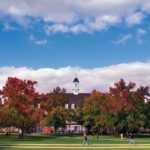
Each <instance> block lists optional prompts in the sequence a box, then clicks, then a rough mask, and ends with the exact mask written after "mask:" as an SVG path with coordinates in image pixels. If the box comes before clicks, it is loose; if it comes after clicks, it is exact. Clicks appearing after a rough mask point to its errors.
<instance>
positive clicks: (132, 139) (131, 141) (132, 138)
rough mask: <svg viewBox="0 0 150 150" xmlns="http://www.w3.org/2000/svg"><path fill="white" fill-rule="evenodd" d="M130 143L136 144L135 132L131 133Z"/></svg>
mask: <svg viewBox="0 0 150 150" xmlns="http://www.w3.org/2000/svg"><path fill="white" fill-rule="evenodd" d="M129 144H134V136H133V133H130V142H129Z"/></svg>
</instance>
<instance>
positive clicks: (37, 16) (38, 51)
mask: <svg viewBox="0 0 150 150" xmlns="http://www.w3.org/2000/svg"><path fill="white" fill-rule="evenodd" d="M41 1H42V3H41ZM0 58H1V59H0V75H1V77H2V79H1V80H0V86H2V85H3V84H4V83H5V81H6V79H7V77H8V76H17V77H19V78H23V79H24V78H25V79H33V80H37V81H38V82H39V89H40V91H47V90H49V89H50V88H53V87H55V86H57V85H60V86H63V87H65V88H66V89H68V90H71V89H72V88H71V87H72V85H71V84H72V83H71V82H72V79H73V78H74V74H78V76H79V78H80V80H81V81H82V82H81V83H82V85H81V87H82V90H81V91H83V92H85V91H90V90H91V89H94V88H95V89H103V90H106V89H108V86H110V85H113V83H114V82H115V81H118V80H119V79H120V78H125V79H126V80H127V81H131V80H132V81H134V82H136V83H137V84H138V85H140V84H144V85H146V84H147V83H150V75H149V74H150V69H149V68H150V67H148V66H149V65H150V1H148V0H133V1H131V0H86V1H85V0H76V1H73V0H21V1H18V0H1V1H0ZM141 72H142V73H141ZM141 74H142V76H141ZM143 77H144V80H143ZM62 78H63V80H62ZM89 79H90V80H92V82H93V83H92V85H91V87H86V84H87V82H88V81H89ZM51 80H52V81H51ZM47 82H48V83H49V85H48V86H46V87H44V86H43V84H46V83H47Z"/></svg>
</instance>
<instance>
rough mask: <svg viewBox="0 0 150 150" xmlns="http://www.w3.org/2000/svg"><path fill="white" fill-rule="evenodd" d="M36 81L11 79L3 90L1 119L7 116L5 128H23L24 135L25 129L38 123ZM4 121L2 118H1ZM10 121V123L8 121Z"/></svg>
mask: <svg viewBox="0 0 150 150" xmlns="http://www.w3.org/2000/svg"><path fill="white" fill-rule="evenodd" d="M36 84H37V82H36V81H31V80H21V79H18V78H15V77H14V78H13V77H9V78H8V80H7V82H6V84H5V86H4V87H3V89H2V90H1V92H0V94H1V97H2V98H1V99H2V100H3V105H2V106H1V107H2V109H1V111H2V110H4V112H5V113H3V112H1V113H0V117H2V116H3V115H5V116H7V118H5V120H3V123H2V124H3V126H16V127H18V128H21V130H22V135H23V132H24V128H25V127H28V126H33V125H35V124H36V123H37V121H38V120H37V118H36V117H35V114H36V110H37V100H38V97H39V94H38V93H37V92H36V91H35V88H34V86H35V85H36ZM0 120H2V118H0ZM8 120H9V121H8Z"/></svg>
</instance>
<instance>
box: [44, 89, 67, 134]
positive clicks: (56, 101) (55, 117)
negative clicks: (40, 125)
mask: <svg viewBox="0 0 150 150" xmlns="http://www.w3.org/2000/svg"><path fill="white" fill-rule="evenodd" d="M66 103H68V97H67V94H66V90H65V89H61V88H60V87H56V88H54V89H53V91H52V92H50V93H48V95H47V105H48V108H47V117H46V124H47V125H50V126H53V127H54V131H55V132H57V129H58V128H59V127H65V126H66V120H67V119H68V113H67V112H68V110H66V109H65V104H66Z"/></svg>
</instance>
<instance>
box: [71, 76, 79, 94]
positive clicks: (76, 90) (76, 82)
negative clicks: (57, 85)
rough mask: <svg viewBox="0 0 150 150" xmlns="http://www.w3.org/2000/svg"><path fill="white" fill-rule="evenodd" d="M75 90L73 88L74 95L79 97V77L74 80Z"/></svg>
mask: <svg viewBox="0 0 150 150" xmlns="http://www.w3.org/2000/svg"><path fill="white" fill-rule="evenodd" d="M73 84H74V88H73V90H72V91H73V94H74V95H78V94H79V79H78V78H77V76H76V77H75V78H74V80H73Z"/></svg>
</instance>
